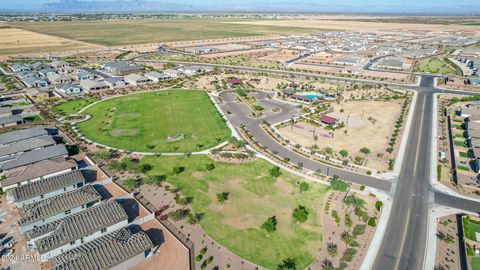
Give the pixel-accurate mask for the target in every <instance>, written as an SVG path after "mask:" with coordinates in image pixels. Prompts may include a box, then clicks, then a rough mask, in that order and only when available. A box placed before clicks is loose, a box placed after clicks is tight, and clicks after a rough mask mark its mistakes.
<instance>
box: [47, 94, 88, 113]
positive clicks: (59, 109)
mask: <svg viewBox="0 0 480 270" xmlns="http://www.w3.org/2000/svg"><path fill="white" fill-rule="evenodd" d="M95 101H97V99H96V98H78V99H73V100H69V101H67V102H63V103H61V104H59V105H57V106H55V107H53V109H52V111H53V112H54V113H56V114H59V115H63V116H65V115H70V114H74V113H77V112H78V111H79V110H81V109H82V108H83V107H85V106H87V105H88V104H91V103H93V102H95Z"/></svg>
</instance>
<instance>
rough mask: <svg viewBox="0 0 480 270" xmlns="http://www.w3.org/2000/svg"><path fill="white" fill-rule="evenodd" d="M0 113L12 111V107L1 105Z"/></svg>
mask: <svg viewBox="0 0 480 270" xmlns="http://www.w3.org/2000/svg"><path fill="white" fill-rule="evenodd" d="M0 113H1V114H4V113H12V107H0Z"/></svg>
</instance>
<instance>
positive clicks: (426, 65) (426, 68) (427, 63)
mask: <svg viewBox="0 0 480 270" xmlns="http://www.w3.org/2000/svg"><path fill="white" fill-rule="evenodd" d="M414 71H418V72H425V73H432V74H442V75H448V74H457V73H458V71H457V70H455V69H452V68H451V67H450V66H449V65H447V64H446V63H445V62H444V61H442V60H441V59H438V58H429V59H423V60H420V61H418V63H417V64H416V65H415V68H414Z"/></svg>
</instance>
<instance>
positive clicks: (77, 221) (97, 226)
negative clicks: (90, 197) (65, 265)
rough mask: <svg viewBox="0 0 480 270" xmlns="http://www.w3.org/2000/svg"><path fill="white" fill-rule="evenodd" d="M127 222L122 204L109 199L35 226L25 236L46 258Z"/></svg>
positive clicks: (114, 229)
mask: <svg viewBox="0 0 480 270" xmlns="http://www.w3.org/2000/svg"><path fill="white" fill-rule="evenodd" d="M127 225H128V215H127V213H126V212H125V210H124V209H123V207H122V205H121V204H120V203H118V202H116V201H115V200H110V201H107V202H104V203H100V204H98V205H96V206H94V207H91V208H89V209H86V210H84V211H80V212H77V213H75V214H72V215H69V216H67V217H64V218H62V219H57V221H56V222H55V221H54V222H50V223H49V224H45V225H43V226H40V227H37V228H35V229H34V230H33V231H32V233H29V235H28V238H29V243H32V242H33V244H34V246H35V247H36V249H37V250H38V252H39V253H40V255H41V257H42V261H46V260H49V259H51V258H52V257H55V256H58V255H60V254H62V253H64V252H67V251H69V250H72V249H74V248H77V247H79V246H82V245H83V244H87V243H89V242H91V241H93V240H96V239H98V238H101V237H102V236H105V235H107V234H109V233H112V232H114V231H117V230H119V229H121V228H123V227H125V226H127ZM42 233H43V237H42Z"/></svg>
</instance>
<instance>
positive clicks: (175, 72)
mask: <svg viewBox="0 0 480 270" xmlns="http://www.w3.org/2000/svg"><path fill="white" fill-rule="evenodd" d="M163 73H165V74H167V75H168V76H170V77H171V78H173V79H176V78H178V77H180V76H182V75H183V72H182V71H180V70H176V69H167V70H164V71H163Z"/></svg>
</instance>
